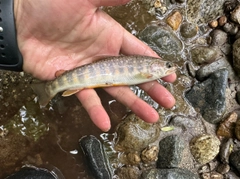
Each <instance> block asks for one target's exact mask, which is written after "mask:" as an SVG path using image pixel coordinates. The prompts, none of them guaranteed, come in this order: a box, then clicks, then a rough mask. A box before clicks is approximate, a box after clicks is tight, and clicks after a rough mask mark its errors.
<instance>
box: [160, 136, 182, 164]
mask: <svg viewBox="0 0 240 179" xmlns="http://www.w3.org/2000/svg"><path fill="white" fill-rule="evenodd" d="M183 149H184V141H183V140H182V139H181V138H180V137H179V136H177V135H172V136H168V137H165V138H164V139H162V140H161V141H160V142H159V153H158V161H157V167H158V168H174V167H178V165H179V163H180V162H181V159H182V151H183Z"/></svg>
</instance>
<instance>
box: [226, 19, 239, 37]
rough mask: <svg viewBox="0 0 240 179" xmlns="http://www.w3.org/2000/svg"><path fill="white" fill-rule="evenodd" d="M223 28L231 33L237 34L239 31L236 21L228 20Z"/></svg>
mask: <svg viewBox="0 0 240 179" xmlns="http://www.w3.org/2000/svg"><path fill="white" fill-rule="evenodd" d="M223 30H224V31H225V32H227V33H229V34H230V35H235V34H237V32H238V26H237V25H236V24H234V23H230V22H227V23H226V24H224V26H223Z"/></svg>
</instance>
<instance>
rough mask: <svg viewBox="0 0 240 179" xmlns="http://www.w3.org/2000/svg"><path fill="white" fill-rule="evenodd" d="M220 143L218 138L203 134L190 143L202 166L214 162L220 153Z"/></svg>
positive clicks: (193, 153) (195, 157)
mask: <svg viewBox="0 0 240 179" xmlns="http://www.w3.org/2000/svg"><path fill="white" fill-rule="evenodd" d="M219 146H220V141H219V139H218V138H217V137H216V136H213V135H210V134H203V135H199V136H197V137H194V138H193V139H192V140H191V141H190V151H191V153H192V155H193V157H194V159H195V160H196V161H197V162H198V163H200V164H206V163H208V162H210V161H212V160H213V159H214V158H215V157H216V155H217V154H218V153H219Z"/></svg>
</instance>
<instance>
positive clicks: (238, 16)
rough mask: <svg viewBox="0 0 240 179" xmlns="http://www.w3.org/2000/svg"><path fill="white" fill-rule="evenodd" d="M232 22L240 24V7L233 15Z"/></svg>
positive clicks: (239, 6)
mask: <svg viewBox="0 0 240 179" xmlns="http://www.w3.org/2000/svg"><path fill="white" fill-rule="evenodd" d="M231 20H232V21H234V22H236V23H238V24H240V5H238V6H237V7H236V8H235V9H234V10H233V11H232V13H231Z"/></svg>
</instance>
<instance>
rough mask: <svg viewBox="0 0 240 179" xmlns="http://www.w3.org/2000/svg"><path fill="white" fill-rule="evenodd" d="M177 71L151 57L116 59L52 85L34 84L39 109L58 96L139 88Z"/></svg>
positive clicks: (78, 70)
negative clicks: (119, 87) (115, 88)
mask: <svg viewBox="0 0 240 179" xmlns="http://www.w3.org/2000/svg"><path fill="white" fill-rule="evenodd" d="M175 71H176V67H175V66H174V64H173V63H171V62H168V61H163V60H162V59H160V58H155V57H148V56H113V57H108V58H106V59H104V60H99V61H97V62H94V63H91V64H87V65H83V66H80V67H77V68H75V69H72V70H70V71H66V72H65V73H63V74H62V75H60V76H58V77H57V78H56V79H54V80H52V81H48V82H45V83H35V84H32V89H33V91H34V92H35V93H36V94H37V95H38V99H39V104H40V106H46V105H47V104H48V102H49V101H50V100H51V99H52V98H53V97H54V96H55V95H56V94H57V93H59V92H62V91H64V93H63V94H62V96H70V95H72V94H75V93H77V92H78V91H80V90H82V89H84V88H98V87H109V86H121V85H136V84H141V83H145V82H148V81H153V80H156V79H159V78H162V77H164V76H167V75H169V74H171V73H174V72H175Z"/></svg>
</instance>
